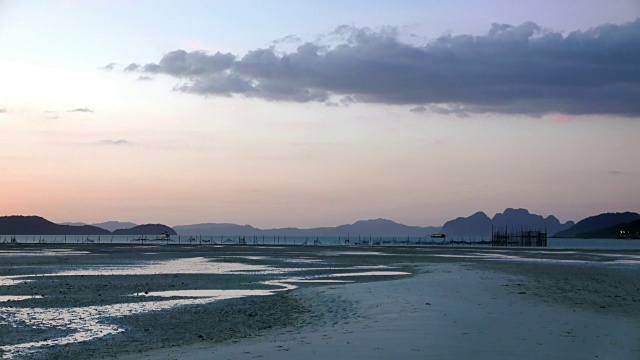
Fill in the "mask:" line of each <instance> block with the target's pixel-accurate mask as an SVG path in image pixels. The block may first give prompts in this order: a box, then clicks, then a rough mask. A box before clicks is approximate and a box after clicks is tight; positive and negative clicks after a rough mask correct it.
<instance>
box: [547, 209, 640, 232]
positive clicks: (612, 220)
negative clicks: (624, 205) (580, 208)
mask: <svg viewBox="0 0 640 360" xmlns="http://www.w3.org/2000/svg"><path fill="white" fill-rule="evenodd" d="M638 219H640V214H637V213H634V212H628V211H627V212H623V213H604V214H599V215H595V216H590V217H588V218H586V219H583V220H580V221H578V223H577V224H575V225H573V226H572V227H570V228H569V229H566V230H563V231H559V232H558V233H557V234H555V235H554V237H578V235H579V234H581V233H588V232H591V231H595V230H599V229H604V228H607V227H611V226H615V225H618V224H624V223H629V222H632V221H634V220H638Z"/></svg>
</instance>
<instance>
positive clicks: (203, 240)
mask: <svg viewBox="0 0 640 360" xmlns="http://www.w3.org/2000/svg"><path fill="white" fill-rule="evenodd" d="M12 238H15V240H16V241H17V242H19V243H27V244H37V243H47V244H63V243H66V244H156V245H157V244H180V245H185V244H189V245H238V244H246V245H317V246H320V245H345V246H350V245H370V246H406V245H412V246H433V245H447V244H446V242H444V243H443V241H442V240H440V239H431V238H430V237H371V236H351V237H350V238H349V239H348V242H346V241H345V240H347V238H346V237H337V236H319V237H316V236H313V237H312V236H309V237H304V236H277V235H275V236H245V237H239V236H224V235H219V236H171V237H170V238H169V239H160V238H157V237H155V236H132V235H129V236H111V235H106V236H95V235H92V236H77V235H68V236H61V235H17V236H15V237H14V236H9V235H0V243H3V242H4V243H6V242H10V241H11V239H12ZM446 240H447V241H449V240H455V241H468V242H469V243H470V245H473V242H476V241H482V240H485V239H483V238H455V239H452V238H447V239H446ZM486 240H488V239H486ZM478 246H486V245H478ZM548 248H553V249H591V250H640V240H621V239H560V238H549V240H548Z"/></svg>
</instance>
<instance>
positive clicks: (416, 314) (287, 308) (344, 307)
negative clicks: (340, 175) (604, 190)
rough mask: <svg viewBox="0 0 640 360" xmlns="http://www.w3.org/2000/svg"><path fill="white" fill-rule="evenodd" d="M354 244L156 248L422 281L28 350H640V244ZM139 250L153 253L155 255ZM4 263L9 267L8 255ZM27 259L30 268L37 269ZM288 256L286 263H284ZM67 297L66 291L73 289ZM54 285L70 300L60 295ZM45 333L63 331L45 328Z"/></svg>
mask: <svg viewBox="0 0 640 360" xmlns="http://www.w3.org/2000/svg"><path fill="white" fill-rule="evenodd" d="M4 249H5V248H0V251H2V250H4ZM82 249H87V250H89V252H91V253H101V252H103V253H105V252H106V253H108V255H105V254H103V255H104V256H102V258H101V259H100V258H99V257H100V256H99V255H91V256H93V257H95V259H93V258H91V256H84V255H82V260H81V262H85V263H86V262H90V263H96V264H99V263H104V262H105V261H107V259H105V256H106V258H108V261H110V262H118V263H128V262H135V261H136V260H138V258H139V257H140V253H138V254H136V253H135V251H134V252H131V251H122V252H120V251H114V250H113V249H108V248H105V247H92V248H87V247H84V248H82ZM169 249H171V250H172V251H169ZM291 250H293V251H295V254H291V253H290V251H291ZM345 250H346V249H344V248H313V247H307V248H301V247H296V248H294V249H286V248H285V249H284V250H283V249H282V248H277V249H276V248H266V249H265V248H252V247H236V248H234V247H228V248H225V249H203V248H177V247H176V248H173V249H172V247H161V248H158V253H159V255H153V256H155V257H156V258H157V259H170V258H175V257H183V256H186V257H191V256H202V255H205V256H206V254H207V253H208V252H211V251H215V256H216V257H219V256H221V255H222V254H226V255H228V256H244V255H246V256H247V257H253V256H256V254H261V255H262V256H264V257H265V258H262V259H256V258H254V259H253V260H251V261H252V262H254V263H255V264H271V263H273V262H274V259H276V258H279V259H280V260H283V259H285V258H290V257H292V256H294V257H304V258H308V259H310V260H317V261H322V262H324V263H325V265H327V264H328V265H327V266H326V270H327V271H334V272H335V271H336V270H335V269H337V268H340V267H344V266H346V265H349V266H351V267H353V266H381V265H383V266H393V267H395V269H399V270H405V271H409V272H412V273H413V274H414V275H413V276H392V277H383V278H384V279H386V280H389V281H380V280H383V279H381V277H374V276H363V277H346V278H345V279H347V280H349V281H354V283H347V284H335V283H330V284H315V283H309V284H298V285H300V286H301V287H300V288H299V289H295V290H292V291H284V292H281V293H278V294H276V295H270V296H256V297H247V298H238V299H232V300H224V301H219V302H213V303H209V304H202V305H192V306H183V307H177V308H174V309H171V310H167V311H154V312H147V313H141V314H135V315H131V316H123V317H119V318H117V319H114V320H113V321H114V322H115V323H117V324H118V326H120V327H122V328H123V329H124V331H123V332H120V333H117V334H114V335H108V336H105V337H102V338H99V339H96V340H92V341H85V342H81V343H77V344H70V345H64V346H57V347H53V348H51V349H46V350H45V351H41V352H36V353H33V354H30V355H26V356H23V357H18V358H47V359H56V358H59V359H63V358H64V359H87V358H93V359H113V358H118V359H211V358H215V359H254V358H265V359H299V358H303V357H306V358H309V359H325V358H329V357H337V358H354V359H359V358H360V359H390V358H408V359H425V358H434V359H442V358H445V359H462V358H469V357H475V358H494V359H512V358H521V359H522V358H524V359H534V358H535V359H539V358H550V359H555V358H557V359H589V358H592V359H596V358H597V359H603V358H604V359H638V358H640V267H639V264H638V263H637V262H636V259H640V257H639V254H638V253H637V252H633V251H626V252H601V251H600V252H597V253H596V254H592V253H591V252H571V251H566V252H551V251H541V252H537V251H528V250H507V251H498V252H496V251H494V250H493V249H490V248H426V249H424V248H423V249H409V248H407V249H403V248H392V249H378V248H373V249H372V248H365V249H357V250H356V249H352V248H350V249H348V251H353V250H356V251H355V252H352V253H345V252H344V251H345ZM136 251H137V250H136ZM140 251H145V253H148V252H150V251H151V249H150V248H145V249H143V250H140ZM153 251H155V250H153ZM370 251H373V253H371V252H370ZM243 254H244V255H243ZM505 254H506V255H507V256H508V257H507V258H505V256H504V255H505ZM494 255H497V256H494ZM74 259H75V258H70V257H46V256H43V257H38V258H36V257H34V256H31V257H29V258H22V259H18V258H15V257H11V258H10V260H9V263H8V265H9V266H8V267H3V269H2V270H0V276H6V275H7V274H8V273H12V274H14V275H15V274H16V273H30V272H32V271H33V270H35V269H36V268H39V269H40V271H42V267H43V266H44V267H47V266H54V267H55V266H58V265H60V264H59V263H60V262H61V261H66V262H71V263H73V262H77V261H80V260H74ZM0 260H1V261H3V262H5V263H7V261H6V260H7V259H6V258H1V259H0ZM235 260H236V261H237V259H235ZM245 261H247V259H246V258H245ZM25 263H27V264H29V266H26V267H25V266H24V264H25ZM18 264H22V265H20V266H18ZM278 264H279V266H287V265H283V263H282V262H281V261H280V262H279V263H278ZM85 265H86V264H85ZM8 270H11V271H8ZM316 271H317V270H316ZM345 272H346V273H349V271H347V270H345ZM212 279H215V281H213V280H212ZM225 279H226V280H227V281H228V283H225V281H224V280H225ZM239 279H243V277H239V278H234V279H233V280H232V279H227V278H225V277H213V278H212V277H211V276H200V275H197V274H174V275H161V276H158V275H156V276H154V275H122V276H121V277H119V278H118V280H117V281H116V280H115V279H114V278H113V276H112V277H104V278H103V277H91V276H77V277H73V281H70V282H69V281H67V282H66V283H64V284H68V285H65V286H69V287H70V288H69V289H68V293H65V292H64V291H66V290H65V289H66V288H65V287H64V286H62V287H60V286H59V285H60V284H58V283H55V281H60V279H56V278H51V279H48V278H45V279H43V280H48V281H49V283H47V281H34V282H32V283H27V284H23V285H19V286H18V285H12V286H7V287H0V292H8V290H7V289H9V288H11V289H12V295H26V294H33V293H37V294H41V295H44V298H43V299H33V300H26V301H25V300H23V301H19V302H15V304H16V306H18V304H20V305H19V306H23V307H25V308H29V307H30V306H36V305H37V306H43V305H42V304H46V306H52V307H53V306H61V305H62V306H64V304H65V301H66V302H71V303H67V306H68V305H71V304H73V306H84V305H86V306H89V305H91V304H97V303H99V304H110V303H115V302H119V301H122V300H121V296H120V295H118V294H122V293H126V292H131V291H143V290H142V289H143V288H148V289H153V290H158V289H161V290H162V289H175V288H181V287H182V288H190V289H194V288H207V287H211V283H212V281H213V282H214V283H215V284H216V287H219V286H220V284H223V285H224V284H226V285H224V286H227V287H229V288H238V287H242V286H244V285H242V284H246V283H245V282H243V281H242V280H239ZM245 280H246V279H245ZM52 281H54V282H53V283H52ZM185 281H186V282H187V283H186V284H185ZM116 284H117V285H116ZM53 285H55V286H53ZM253 285H255V284H253ZM123 289H124V290H126V291H124V290H123ZM60 291H62V292H63V294H65V295H60V293H59V292H60ZM16 292H18V293H19V294H16ZM20 292H22V293H20ZM55 292H57V294H58V295H57V296H53V294H54V293H55ZM79 293H82V294H86V295H83V296H79V295H78V294H79ZM3 294H4V293H0V295H3ZM63 296H67V298H64V297H63ZM65 299H66V300H65ZM145 300H148V299H144V298H143V297H140V298H138V299H136V300H133V301H145ZM5 304H6V303H5ZM30 304H31V305H30ZM0 306H4V305H0ZM25 331H27V330H22V331H15V329H11V328H9V327H7V326H6V325H3V324H2V323H1V322H0V339H3V343H17V342H19V341H20V339H17V338H16V337H20V336H23V337H25V338H26V337H33V336H34V334H33V331H34V330H33V329H32V330H29V331H28V332H29V334H28V335H27V334H25ZM36 335H37V334H36ZM42 336H43V337H45V336H51V333H48V332H47V333H46V334H45V333H44V332H43V334H42ZM0 345H2V344H0Z"/></svg>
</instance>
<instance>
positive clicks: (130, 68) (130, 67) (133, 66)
mask: <svg viewBox="0 0 640 360" xmlns="http://www.w3.org/2000/svg"><path fill="white" fill-rule="evenodd" d="M139 68H140V64H135V63H131V64H129V65H127V66H125V68H124V71H136V70H138V69H139Z"/></svg>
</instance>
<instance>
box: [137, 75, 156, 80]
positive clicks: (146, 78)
mask: <svg viewBox="0 0 640 360" xmlns="http://www.w3.org/2000/svg"><path fill="white" fill-rule="evenodd" d="M150 80H153V78H152V77H151V76H146V75H140V76H138V81H150Z"/></svg>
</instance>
